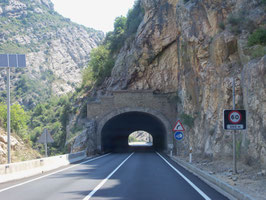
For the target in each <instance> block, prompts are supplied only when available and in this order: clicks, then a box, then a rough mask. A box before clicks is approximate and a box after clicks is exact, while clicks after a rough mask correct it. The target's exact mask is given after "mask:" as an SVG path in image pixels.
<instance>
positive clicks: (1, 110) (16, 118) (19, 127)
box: [0, 103, 30, 136]
mask: <svg viewBox="0 0 266 200" xmlns="http://www.w3.org/2000/svg"><path fill="white" fill-rule="evenodd" d="M10 115H11V116H10V117H11V119H12V120H11V124H10V127H11V130H12V131H15V132H16V133H17V134H18V135H20V136H23V135H24V134H25V131H26V130H27V128H28V125H27V123H28V120H29V118H30V117H29V115H28V113H27V112H25V111H24V109H23V107H22V106H21V105H19V104H13V105H12V106H11V111H10ZM0 122H1V124H2V125H3V126H4V128H5V129H6V128H7V106H6V105H5V104H3V103H1V104H0Z"/></svg>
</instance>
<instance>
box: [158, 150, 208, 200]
mask: <svg viewBox="0 0 266 200" xmlns="http://www.w3.org/2000/svg"><path fill="white" fill-rule="evenodd" d="M156 153H157V155H158V156H160V157H161V158H162V159H163V160H164V161H165V162H166V163H167V164H168V165H169V166H170V167H171V168H172V169H173V170H175V172H176V173H178V174H179V175H180V176H181V177H182V178H183V179H184V180H185V181H186V182H187V183H188V184H189V185H191V187H193V188H194V189H195V190H196V191H197V192H198V193H199V194H200V195H201V196H202V197H203V198H204V199H205V200H211V198H210V197H208V196H207V195H206V194H205V193H204V192H202V190H200V189H199V188H198V187H197V186H196V185H195V184H194V183H192V182H191V181H190V180H189V179H188V178H187V177H186V176H185V175H183V174H182V173H181V172H180V171H179V170H177V169H176V168H175V167H174V166H173V165H171V164H170V163H169V162H168V161H167V160H166V159H165V158H164V157H163V156H161V154H159V153H158V152H156Z"/></svg>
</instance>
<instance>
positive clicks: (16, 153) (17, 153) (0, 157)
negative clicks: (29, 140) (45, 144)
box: [0, 127, 41, 164]
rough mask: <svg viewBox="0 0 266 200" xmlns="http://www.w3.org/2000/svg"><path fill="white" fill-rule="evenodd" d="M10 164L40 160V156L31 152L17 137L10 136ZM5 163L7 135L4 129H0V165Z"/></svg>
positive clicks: (33, 151)
mask: <svg viewBox="0 0 266 200" xmlns="http://www.w3.org/2000/svg"><path fill="white" fill-rule="evenodd" d="M10 141H11V142H10V147H11V162H20V161H25V160H31V159H36V158H40V157H41V155H40V153H39V152H37V151H36V150H33V149H32V148H31V147H30V145H29V144H26V143H25V142H23V140H22V139H20V138H19V137H18V136H16V135H14V134H12V135H11V136H10ZM4 163H7V135H6V132H5V130H4V129H2V128H1V127H0V164H4Z"/></svg>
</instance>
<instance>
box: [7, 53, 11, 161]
mask: <svg viewBox="0 0 266 200" xmlns="http://www.w3.org/2000/svg"><path fill="white" fill-rule="evenodd" d="M7 64H8V66H7V163H8V164H9V163H11V148H10V132H11V131H10V67H9V56H8V55H7Z"/></svg>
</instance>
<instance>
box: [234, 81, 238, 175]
mask: <svg viewBox="0 0 266 200" xmlns="http://www.w3.org/2000/svg"><path fill="white" fill-rule="evenodd" d="M235 107H236V105H235V78H234V77H233V110H235ZM233 173H234V174H236V173H237V168H236V132H235V131H233Z"/></svg>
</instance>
